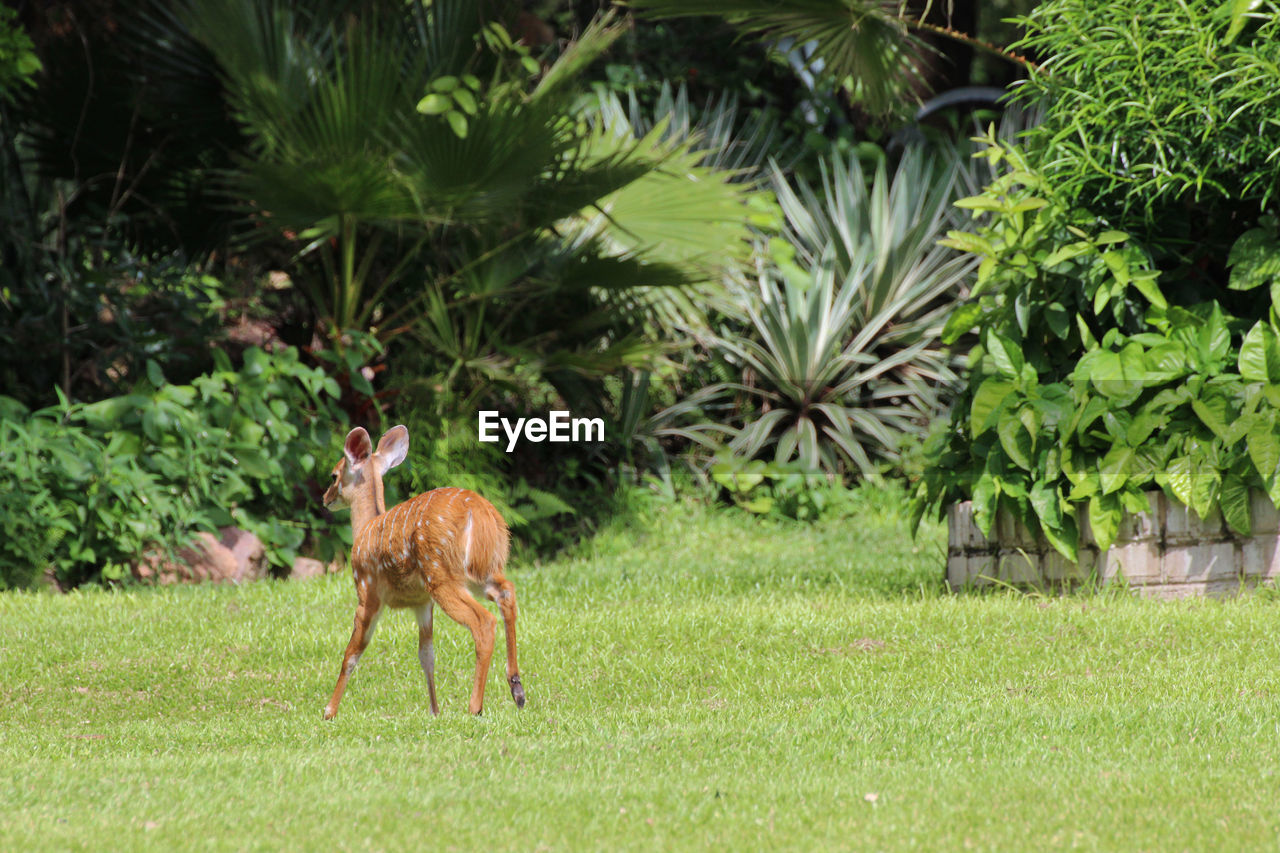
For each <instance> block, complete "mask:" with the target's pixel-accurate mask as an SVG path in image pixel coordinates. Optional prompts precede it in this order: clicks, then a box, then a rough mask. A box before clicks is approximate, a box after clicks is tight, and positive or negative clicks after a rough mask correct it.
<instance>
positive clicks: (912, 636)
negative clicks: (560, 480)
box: [0, 502, 1280, 850]
mask: <svg viewBox="0 0 1280 853" xmlns="http://www.w3.org/2000/svg"><path fill="white" fill-rule="evenodd" d="M942 548H943V533H942V531H941V530H939V529H937V528H932V529H930V530H929V531H927V532H926V534H925V535H922V536H921V538H920V539H918V540H916V541H913V540H912V539H911V538H910V536H909V534H908V533H907V530H906V526H905V524H904V523H903V522H902V521H901V519H900V518H899V516H898V515H897V514H896V513H895V512H893V511H889V510H886V509H884V508H881V509H877V508H876V507H875V505H874V502H872V503H869V504H868V507H867V511H866V512H865V513H864V514H862V515H861V516H859V517H858V518H856V519H850V520H845V521H841V522H829V523H823V524H820V525H817V526H800V525H791V524H780V523H773V522H768V521H756V520H754V519H750V518H746V517H744V516H742V515H739V514H730V513H724V512H719V513H717V512H708V511H704V510H701V509H698V508H697V507H692V506H687V505H669V506H658V507H656V508H654V509H652V510H650V511H649V512H648V513H647V518H646V520H645V522H644V523H643V524H641V525H637V529H636V530H635V531H630V530H626V529H622V528H619V529H617V530H615V531H612V532H606V533H605V534H602V535H601V536H599V537H597V539H596V540H595V542H594V543H593V544H591V545H588V546H586V547H585V548H584V549H583V550H582V552H581V553H579V555H578V556H576V557H574V558H570V559H563V560H559V561H556V562H553V563H550V564H546V565H541V566H528V565H519V564H516V565H514V566H513V567H512V570H511V577H512V578H513V580H514V581H515V583H516V585H517V588H518V592H519V597H520V607H521V611H520V632H519V639H520V650H521V655H522V658H521V664H522V666H521V669H522V672H523V678H524V683H525V685H526V688H527V690H528V694H529V704H528V705H527V707H525V709H524V710H523V711H519V712H518V711H517V710H516V708H515V706H514V704H513V703H512V701H511V697H510V695H509V693H508V691H507V689H506V685H505V683H504V680H503V679H502V676H501V673H502V667H503V660H504V658H503V654H502V652H501V649H499V651H498V652H497V653H496V654H495V656H494V667H493V672H492V673H491V678H490V683H489V692H488V694H487V697H486V706H485V714H484V716H483V717H481V718H473V717H471V716H469V715H468V714H467V713H466V703H467V693H468V690H469V684H470V679H471V671H472V663H473V653H472V649H471V643H470V635H469V634H468V633H467V632H466V631H465V630H464V629H463V628H462V627H461V626H458V625H456V624H454V623H452V622H449V621H448V620H447V618H445V617H444V616H443V615H442V614H439V613H438V616H439V618H437V622H436V624H437V630H436V643H437V661H438V663H437V679H438V682H439V686H440V698H441V706H442V714H441V716H440V717H439V718H432V717H431V716H430V714H429V713H428V710H427V700H426V688H425V684H424V681H423V678H422V675H421V671H420V670H419V668H418V661H417V654H416V652H417V637H416V630H415V628H414V623H413V619H412V616H411V615H409V614H408V613H404V612H397V613H391V614H388V615H387V616H386V617H384V618H383V620H382V621H381V623H380V625H379V627H378V632H377V634H376V636H375V637H374V640H373V642H372V644H371V645H370V648H369V651H368V652H367V653H366V654H365V656H364V659H363V661H362V662H361V665H360V669H359V671H358V673H357V675H356V677H355V678H354V679H353V681H352V684H351V687H350V689H349V690H348V691H347V694H346V698H345V699H344V701H343V704H342V707H341V711H340V713H339V715H338V718H337V719H336V720H334V721H332V722H329V723H325V722H323V721H322V720H321V717H320V712H321V708H322V706H323V705H324V703H325V701H326V699H327V698H328V695H329V691H330V690H331V689H332V687H333V681H334V678H335V676H336V675H337V670H338V665H339V660H340V656H341V652H342V649H343V646H344V644H345V643H346V641H347V638H348V635H349V632H350V627H351V617H352V609H353V601H354V593H353V590H352V588H351V582H350V579H349V578H348V577H345V576H340V577H332V578H329V579H325V580H319V581H311V582H302V583H287V584H286V583H262V584H257V585H252V586H246V587H240V588H227V587H198V588H182V589H139V590H130V591H128V592H124V593H120V592H115V593H111V592H103V591H100V590H87V591H84V592H80V593H75V594H72V595H68V596H54V595H48V594H42V595H32V594H23V595H17V594H4V595H0V672H2V673H3V679H2V681H0V768H3V770H2V771H0V839H2V841H0V846H2V847H3V848H4V849H10V850H25V849H65V848H91V849H136V848H154V849H174V848H214V849H268V850H274V849H306V850H326V849H422V850H475V849H513V850H538V849H546V850H566V849H583V850H614V849H633V850H652V849H712V848H715V849H750V848H755V847H760V848H764V849H793V850H810V849H823V848H825V849H876V850H880V849H884V850H900V849H924V850H949V849H954V850H959V849H968V848H972V849H989V850H1032V849H1058V848H1084V849H1105V850H1120V849H1141V850H1183V849H1185V850H1204V849H1212V848H1220V849H1223V850H1238V849H1275V848H1276V847H1277V845H1278V844H1280V772H1278V771H1280V701H1278V697H1280V597H1277V596H1276V595H1275V594H1273V593H1263V594H1260V595H1251V596H1246V597H1243V598H1241V599H1237V600H1231V601H1226V602H1215V601H1184V602H1151V601H1135V600H1132V599H1129V598H1128V597H1127V596H1125V595H1124V594H1122V593H1100V594H1092V595H1075V596H1068V597H1064V598H1043V597H1037V596H1026V595H1021V594H1017V593H1012V592H996V593H987V594H965V595H950V594H947V593H945V592H944V591H943V590H942V587H941V583H940V577H941V571H942Z"/></svg>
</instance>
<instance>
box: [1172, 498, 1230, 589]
mask: <svg viewBox="0 0 1280 853" xmlns="http://www.w3.org/2000/svg"><path fill="white" fill-rule="evenodd" d="M1193 515H1194V513H1193ZM1238 554H1239V550H1238V549H1237V547H1236V545H1235V543H1233V542H1200V543H1197V544H1194V545H1178V546H1171V547H1168V548H1166V549H1165V554H1164V580H1165V582H1167V583H1171V584H1179V583H1210V582H1213V581H1222V580H1233V579H1239V577H1240V564H1239V559H1238Z"/></svg>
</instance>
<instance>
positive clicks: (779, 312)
mask: <svg viewBox="0 0 1280 853" xmlns="http://www.w3.org/2000/svg"><path fill="white" fill-rule="evenodd" d="M823 174H824V178H823V185H822V188H821V192H820V193H819V191H818V190H815V189H814V188H812V187H810V186H808V185H807V184H806V183H805V182H803V181H798V182H797V184H796V186H795V187H794V188H792V187H791V186H789V185H788V184H787V183H786V181H785V178H784V176H783V175H782V173H781V172H780V171H775V174H774V181H775V187H776V190H777V193H778V198H779V202H780V204H781V209H782V212H783V213H784V214H785V217H786V224H785V227H784V229H783V231H782V235H781V236H780V237H777V238H774V240H773V241H772V244H771V245H772V255H773V259H774V265H773V268H772V269H766V270H764V271H762V272H761V274H760V275H759V276H758V278H757V282H756V285H755V287H754V288H751V289H749V290H745V291H744V302H745V307H746V314H747V322H746V324H745V326H744V327H743V328H742V329H741V330H734V333H724V334H721V335H720V336H719V337H718V338H717V340H716V342H715V344H714V346H715V347H716V348H717V349H718V351H719V352H720V354H721V356H722V357H723V358H724V359H725V360H726V361H727V362H728V363H729V364H730V365H732V367H733V369H734V370H735V371H737V372H738V376H739V379H738V380H737V381H734V382H728V383H723V384H722V385H721V386H720V390H722V391H724V392H725V393H734V394H738V395H741V401H742V403H743V404H744V408H743V409H742V410H741V412H742V414H741V415H740V417H741V420H740V421H739V422H737V423H735V424H733V425H732V426H733V434H732V437H731V438H730V439H729V440H728V442H727V445H726V446H727V448H728V449H729V450H730V452H732V453H733V454H734V455H736V456H740V457H746V458H752V457H756V456H759V455H761V454H767V455H768V456H769V457H771V458H772V459H773V460H774V461H776V462H779V463H786V462H790V461H791V460H797V461H799V462H800V463H801V464H802V465H803V466H805V467H807V468H808V469H810V470H822V471H824V472H826V473H827V475H828V476H843V475H844V474H846V473H857V474H858V475H860V476H862V477H866V478H869V479H878V478H879V476H880V474H879V468H878V464H879V463H883V462H889V463H892V462H893V461H894V460H895V459H897V458H898V457H899V446H900V444H901V442H902V440H903V437H904V436H907V435H921V434H923V431H924V429H925V427H926V426H927V424H928V422H929V420H930V419H931V418H933V417H934V416H935V415H937V414H938V413H939V412H940V411H941V409H942V407H943V406H944V405H945V400H946V395H945V392H946V390H947V389H948V388H949V387H951V386H952V385H954V384H955V383H956V381H957V375H956V372H955V370H954V367H955V365H954V361H953V358H952V356H950V355H949V354H948V353H946V352H945V351H944V350H943V348H942V346H941V342H940V340H939V335H940V333H941V331H942V327H943V324H944V322H945V320H946V317H947V316H948V315H949V313H950V310H951V307H952V306H953V304H954V302H955V300H956V299H958V298H960V297H961V296H962V295H963V294H964V284H965V281H966V279H967V277H968V276H969V274H970V273H971V272H972V271H973V268H974V266H975V265H976V264H975V262H974V261H972V260H971V259H967V258H965V257H964V256H962V255H959V254H957V253H955V252H953V251H952V250H951V249H949V248H947V247H944V246H939V245H937V240H938V238H939V237H940V236H941V235H942V234H943V233H945V231H946V229H947V228H948V227H949V226H950V225H951V224H953V215H954V214H953V212H952V209H951V202H952V200H953V199H954V198H955V196H956V195H957V194H958V193H959V192H962V191H963V189H964V187H966V186H967V185H968V179H967V174H968V173H967V172H966V170H965V169H964V167H963V163H962V162H961V161H960V159H959V158H958V157H957V156H955V154H954V152H950V151H944V152H943V153H942V154H941V155H935V154H932V153H929V152H926V151H923V150H918V149H911V150H908V151H907V152H906V153H905V154H904V156H903V157H902V159H901V160H900V161H899V163H898V164H897V166H896V167H895V168H894V169H893V170H892V171H890V169H889V167H888V165H887V164H886V162H885V161H884V160H883V159H881V160H879V161H878V162H877V165H876V167H875V169H874V171H873V172H872V173H871V174H867V173H866V172H865V171H864V169H863V167H862V165H861V163H860V162H859V161H858V160H857V159H854V158H851V159H849V160H848V161H845V160H840V159H836V160H832V161H830V162H829V163H828V164H827V165H826V166H825V167H824V172H823ZM710 426H711V425H710V424H704V425H703V427H704V428H709V427H710Z"/></svg>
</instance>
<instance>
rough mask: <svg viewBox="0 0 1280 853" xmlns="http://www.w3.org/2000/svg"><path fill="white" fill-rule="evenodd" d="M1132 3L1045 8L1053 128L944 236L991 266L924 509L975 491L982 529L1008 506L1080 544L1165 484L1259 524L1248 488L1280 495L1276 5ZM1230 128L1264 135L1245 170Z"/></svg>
mask: <svg viewBox="0 0 1280 853" xmlns="http://www.w3.org/2000/svg"><path fill="white" fill-rule="evenodd" d="M1139 5H1142V4H1139ZM1156 5H1158V4H1156ZM1131 6H1132V4H1123V7H1122V4H1077V3H1072V2H1061V3H1049V4H1046V5H1045V6H1043V7H1041V8H1040V9H1039V10H1037V12H1036V14H1035V15H1034V16H1033V21H1034V25H1032V26H1031V32H1032V36H1030V37H1029V44H1032V45H1034V46H1036V47H1037V48H1038V49H1041V50H1048V49H1050V48H1052V49H1053V50H1054V53H1053V56H1054V59H1053V62H1052V66H1051V67H1049V68H1047V69H1046V72H1045V73H1044V74H1041V75H1037V76H1036V77H1035V82H1034V83H1032V84H1028V87H1027V90H1026V91H1032V90H1034V89H1036V88H1037V87H1039V88H1041V89H1043V90H1044V92H1045V94H1047V96H1048V100H1047V102H1046V103H1045V121H1044V123H1043V124H1042V125H1041V126H1040V127H1039V128H1037V129H1036V130H1034V131H1032V132H1031V133H1030V134H1028V135H1027V136H1026V137H1024V139H1023V140H1022V141H1021V143H1020V144H1019V145H1018V146H1011V145H1009V144H1006V143H1001V142H999V141H997V140H996V139H994V138H991V137H988V138H987V139H986V140H985V143H986V145H987V146H988V147H987V150H986V152H985V153H986V156H987V157H988V158H989V159H990V160H991V161H992V162H993V163H997V164H999V165H1001V166H1002V167H1003V169H1004V173H1003V175H1001V176H1000V177H999V178H998V179H997V180H996V181H995V182H994V183H992V184H991V185H990V186H989V187H988V188H987V189H986V190H985V191H984V192H983V193H982V194H981V195H978V196H975V197H972V198H969V199H965V200H962V201H961V202H960V205H961V206H962V207H965V208H969V209H971V210H972V211H973V213H974V216H975V217H976V218H978V219H979V220H980V222H979V224H978V225H977V227H976V228H975V230H974V231H972V232H959V231H958V232H954V233H952V234H951V235H949V238H948V241H947V242H948V243H949V244H950V245H952V246H955V247H956V248H960V249H964V250H966V251H969V252H971V253H973V254H974V255H975V256H976V257H979V258H981V264H980V266H979V268H978V275H977V282H976V284H975V286H974V288H973V290H972V292H971V293H970V299H969V300H968V301H967V302H966V303H965V304H963V305H962V306H961V307H959V308H958V309H957V310H956V311H955V312H954V313H953V315H952V317H951V319H950V321H949V322H948V327H947V330H946V334H947V338H948V340H951V341H956V340H961V339H964V340H969V341H972V340H973V339H972V338H967V337H964V336H966V335H967V333H969V332H970V331H973V332H975V333H976V342H974V343H973V346H972V349H971V350H970V354H969V361H970V364H969V367H970V375H969V385H968V389H967V391H966V393H965V394H964V395H963V397H962V398H961V400H960V401H959V402H958V404H957V406H956V408H955V410H954V413H953V416H952V418H951V421H950V423H949V424H948V425H947V426H946V427H945V428H944V429H942V430H939V431H938V433H937V434H935V436H934V437H933V438H932V440H931V441H930V443H929V445H928V447H927V450H926V460H927V472H926V476H925V479H924V480H923V481H922V482H921V484H920V486H919V490H918V494H917V511H924V509H925V508H926V507H927V506H942V505H944V504H946V503H948V502H951V501H954V500H961V499H966V498H971V499H972V500H973V502H974V506H975V513H976V518H977V520H978V523H979V524H980V526H981V527H982V528H983V529H984V530H990V526H991V524H992V522H993V520H994V516H995V514H996V512H997V510H998V509H1000V508H1004V509H1006V510H1008V511H1010V512H1012V513H1013V514H1014V515H1015V516H1016V517H1017V518H1019V519H1021V520H1022V521H1024V522H1025V523H1026V524H1027V525H1028V526H1029V527H1030V528H1031V529H1032V530H1041V531H1043V532H1044V533H1045V535H1046V536H1047V537H1048V538H1049V540H1050V541H1051V542H1052V543H1053V544H1054V545H1055V546H1056V547H1057V548H1058V550H1059V551H1061V552H1062V553H1063V554H1065V555H1067V556H1069V557H1075V556H1076V553H1077V549H1078V547H1079V545H1080V544H1081V542H1082V541H1086V540H1091V541H1095V542H1096V543H1097V544H1098V545H1099V546H1101V547H1106V546H1107V545H1109V544H1110V542H1111V541H1112V539H1113V538H1114V536H1115V533H1116V530H1117V528H1118V525H1119V522H1120V518H1121V516H1122V514H1123V513H1124V512H1125V511H1135V510H1143V509H1146V508H1147V501H1146V498H1145V497H1144V496H1143V491H1144V490H1147V489H1151V488H1153V487H1160V488H1163V489H1164V490H1165V491H1166V492H1167V493H1168V494H1170V495H1171V496H1173V497H1175V498H1177V499H1178V500H1180V501H1182V502H1183V503H1185V504H1186V505H1187V506H1189V507H1191V508H1192V509H1193V510H1195V512H1196V513H1197V514H1199V515H1200V516H1201V517H1208V516H1210V515H1211V514H1212V513H1213V512H1214V511H1215V510H1219V509H1220V510H1221V512H1222V515H1223V517H1224V518H1225V520H1226V521H1227V523H1228V524H1229V525H1230V526H1231V527H1232V528H1233V529H1235V530H1237V531H1240V532H1247V531H1248V530H1249V529H1250V517H1249V491H1250V490H1252V489H1257V490H1261V491H1265V492H1266V493H1267V494H1268V495H1269V496H1270V497H1271V499H1272V500H1273V501H1277V500H1280V472H1278V470H1277V466H1278V465H1280V441H1278V440H1277V438H1276V429H1277V424H1278V423H1280V411H1278V408H1280V390H1278V388H1280V386H1277V384H1276V383H1277V381H1278V380H1280V337H1278V334H1280V313H1278V309H1277V305H1280V302H1278V301H1277V297H1280V288H1278V287H1277V285H1280V275H1278V273H1280V240H1277V236H1276V225H1275V220H1274V218H1272V217H1271V216H1269V215H1262V214H1265V213H1266V212H1267V211H1273V210H1274V207H1275V199H1274V197H1273V195H1272V194H1273V191H1274V189H1275V182H1276V176H1277V173H1275V172H1274V169H1275V163H1274V162H1272V161H1273V160H1274V159H1275V158H1274V157H1273V156H1272V155H1273V152H1274V151H1275V148H1274V144H1273V143H1274V132H1273V133H1272V135H1271V136H1270V137H1268V136H1267V135H1266V127H1267V125H1268V122H1263V123H1262V124H1259V121H1261V119H1260V118H1259V115H1260V114H1259V113H1257V112H1256V110H1257V109H1261V107H1260V106H1259V105H1262V104H1265V103H1268V102H1269V99H1272V98H1273V97H1274V93H1275V91H1276V86H1275V84H1276V83H1277V82H1280V78H1276V77H1275V76H1274V74H1271V76H1268V73H1269V72H1268V73H1263V72H1264V71H1266V69H1267V68H1273V66H1270V65H1268V64H1267V63H1268V62H1270V60H1267V59H1266V57H1267V56H1269V55H1270V54H1269V53H1268V52H1269V51H1273V50H1274V43H1273V41H1272V40H1271V39H1270V37H1269V33H1270V32H1271V29H1272V28H1273V27H1274V21H1275V18H1274V14H1273V13H1272V12H1271V11H1266V12H1263V11H1257V12H1256V13H1250V14H1245V13H1244V12H1242V13H1241V14H1240V15H1235V16H1233V15H1230V14H1228V13H1227V12H1226V11H1225V10H1226V7H1225V6H1224V7H1221V8H1218V7H1217V6H1214V7H1213V8H1212V9H1211V8H1209V4H1182V5H1179V6H1178V7H1177V11H1176V12H1175V11H1174V7H1169V6H1167V5H1166V6H1162V7H1161V9H1162V10H1163V11H1162V12H1161V13H1159V14H1155V13H1154V8H1153V14H1152V15H1150V16H1146V15H1132V14H1130V12H1131V11H1132V10H1131V9H1130V7H1131ZM1233 8H1237V9H1239V8H1242V7H1239V6H1238V5H1237V6H1236V7H1233ZM1246 11H1247V10H1246ZM1161 22H1163V25H1162V24H1161ZM1197 57H1198V59H1197ZM1205 63H1209V65H1211V66H1212V68H1213V69H1214V70H1215V74H1214V76H1213V77H1212V79H1211V80H1206V74H1207V72H1206V71H1205V70H1204V69H1205V68H1206V67H1207V66H1206V65H1205ZM1126 74H1136V75H1141V76H1142V79H1143V81H1144V82H1143V85H1142V86H1139V85H1138V84H1137V82H1136V78H1134V79H1132V80H1130V81H1129V82H1128V83H1125V82H1123V80H1124V79H1126V78H1125V75H1126ZM1117 81H1120V82H1117ZM1203 83H1209V84H1211V85H1206V86H1204V87H1203V88H1199V87H1200V86H1201V84H1203ZM1124 86H1129V94H1130V96H1131V97H1130V100H1131V101H1132V104H1131V105H1128V106H1126V105H1125V104H1128V102H1125V104H1122V103H1120V100H1119V98H1118V92H1119V91H1120V90H1121V89H1123V87H1124ZM1086 101H1087V102H1088V103H1089V106H1086V105H1085V102H1086ZM1175 101H1176V102H1178V103H1180V104H1182V106H1181V107H1180V108H1179V109H1176V110H1175V109H1173V108H1172V106H1171V104H1172V103H1173V102H1175ZM1227 103H1230V104H1231V105H1232V106H1231V107H1230V109H1231V111H1232V113H1231V115H1230V116H1229V117H1228V116H1225V115H1222V111H1224V110H1226V109H1227V107H1226V106H1224V105H1225V104H1227ZM1192 114H1194V115H1195V116H1196V118H1194V119H1192V118H1191V115H1192ZM1248 116H1253V118H1248ZM1227 118H1230V119H1231V120H1232V121H1234V120H1236V119H1239V120H1240V122H1242V123H1241V124H1231V123H1230V122H1228V121H1227ZM1193 121H1194V124H1195V133H1193V132H1192V129H1191V127H1190V125H1189V124H1188V123H1189V122H1193ZM1209 130H1211V131H1212V132H1211V133H1210V132H1209ZM1219 134H1221V135H1219ZM1233 134H1257V138H1256V139H1254V140H1252V141H1250V142H1249V143H1248V144H1242V145H1240V146H1233V147H1232V152H1231V158H1232V159H1231V161H1230V166H1229V167H1228V166H1227V163H1226V161H1225V160H1224V157H1225V155H1224V154H1223V149H1219V148H1218V147H1216V146H1218V145H1219V144H1228V143H1225V142H1224V140H1227V139H1230V138H1232V136H1233ZM1104 140H1105V146H1106V148H1107V151H1108V152H1110V153H1109V154H1108V156H1109V157H1112V158H1113V159H1107V158H1106V157H1103V156H1102V153H1103V152H1102V148H1101V147H1100V146H1103V145H1104ZM1197 140H1198V141H1197ZM1146 146H1155V148H1150V149H1149V148H1147V147H1146ZM1160 146H1169V150H1167V151H1166V150H1164V149H1163V148H1161V147H1160ZM1165 155H1167V156H1168V157H1169V158H1170V162H1172V160H1173V159H1175V157H1176V160H1177V163H1179V164H1183V165H1185V166H1186V168H1188V169H1220V168H1221V169H1223V170H1224V171H1223V172H1222V173H1221V174H1219V175H1218V176H1216V177H1215V176H1214V175H1213V174H1209V173H1207V172H1201V173H1199V174H1191V173H1188V172H1186V171H1185V170H1183V169H1182V168H1181V166H1179V167H1177V168H1174V167H1169V168H1163V167H1156V166H1155V165H1154V164H1156V162H1157V161H1159V160H1160V158H1161V157H1163V156H1165ZM1138 163H1146V164H1147V165H1146V166H1145V167H1139V166H1137V165H1135V164H1138ZM1105 164H1110V167H1106V166H1105ZM1119 164H1124V168H1125V169H1127V170H1128V171H1125V172H1124V174H1120V173H1119V172H1118V171H1117V170H1118V169H1119ZM1166 165H1168V164H1166ZM1228 172H1229V173H1230V175H1231V177H1230V179H1228V177H1227V174H1228ZM1193 238H1194V242H1193Z"/></svg>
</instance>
